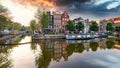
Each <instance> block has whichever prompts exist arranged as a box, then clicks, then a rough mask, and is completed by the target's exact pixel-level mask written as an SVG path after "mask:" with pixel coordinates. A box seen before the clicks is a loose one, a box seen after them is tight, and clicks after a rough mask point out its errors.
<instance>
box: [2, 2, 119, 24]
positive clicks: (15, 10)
mask: <svg viewBox="0 0 120 68" xmlns="http://www.w3.org/2000/svg"><path fill="white" fill-rule="evenodd" d="M0 3H1V4H2V5H4V6H6V7H7V8H8V9H9V10H10V11H11V15H12V16H13V20H14V21H16V22H20V23H21V24H23V25H29V22H30V20H31V19H34V13H35V11H36V8H37V7H38V6H39V7H41V8H43V7H44V8H46V9H48V10H52V11H53V10H58V11H68V12H69V14H70V16H71V19H74V18H77V17H83V18H85V19H87V18H89V19H93V20H101V19H106V18H112V17H119V16H120V0H0Z"/></svg>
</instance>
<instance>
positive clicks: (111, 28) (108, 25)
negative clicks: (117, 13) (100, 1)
mask: <svg viewBox="0 0 120 68" xmlns="http://www.w3.org/2000/svg"><path fill="white" fill-rule="evenodd" d="M106 30H107V31H114V27H113V25H112V23H111V22H107V26H106Z"/></svg>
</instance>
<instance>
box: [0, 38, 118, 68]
mask: <svg viewBox="0 0 120 68" xmlns="http://www.w3.org/2000/svg"><path fill="white" fill-rule="evenodd" d="M26 42H30V43H26ZM19 43H26V44H22V45H21V44H20V45H19ZM19 43H18V44H16V45H0V68H120V61H119V60H120V47H119V45H120V41H119V40H116V39H113V38H109V39H107V38H99V39H91V40H31V37H30V36H26V37H24V38H22V39H21V41H20V42H19Z"/></svg>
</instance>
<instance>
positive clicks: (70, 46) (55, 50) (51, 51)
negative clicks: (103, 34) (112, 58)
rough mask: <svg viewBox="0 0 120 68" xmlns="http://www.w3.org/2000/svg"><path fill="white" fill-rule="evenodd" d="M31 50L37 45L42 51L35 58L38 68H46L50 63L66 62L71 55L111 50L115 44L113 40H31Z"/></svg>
mask: <svg viewBox="0 0 120 68" xmlns="http://www.w3.org/2000/svg"><path fill="white" fill-rule="evenodd" d="M31 44H32V45H31V46H32V47H31V48H32V49H36V47H35V46H36V45H37V44H38V45H39V46H40V47H41V49H42V55H39V56H37V57H36V58H35V61H36V65H37V67H38V68H47V67H48V66H49V65H50V62H51V61H56V62H59V61H60V60H61V59H62V58H63V59H64V61H68V60H69V59H68V58H69V56H71V55H72V54H73V53H83V52H89V51H93V52H95V51H97V50H103V49H104V50H105V49H113V48H114V45H115V42H114V40H113V39H105V38H101V39H93V40H33V41H32V43H31Z"/></svg>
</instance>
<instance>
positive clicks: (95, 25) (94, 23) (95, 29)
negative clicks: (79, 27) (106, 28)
mask: <svg viewBox="0 0 120 68" xmlns="http://www.w3.org/2000/svg"><path fill="white" fill-rule="evenodd" d="M89 29H90V30H91V31H98V30H99V26H98V24H97V23H96V21H92V24H91V25H90V28H89Z"/></svg>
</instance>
